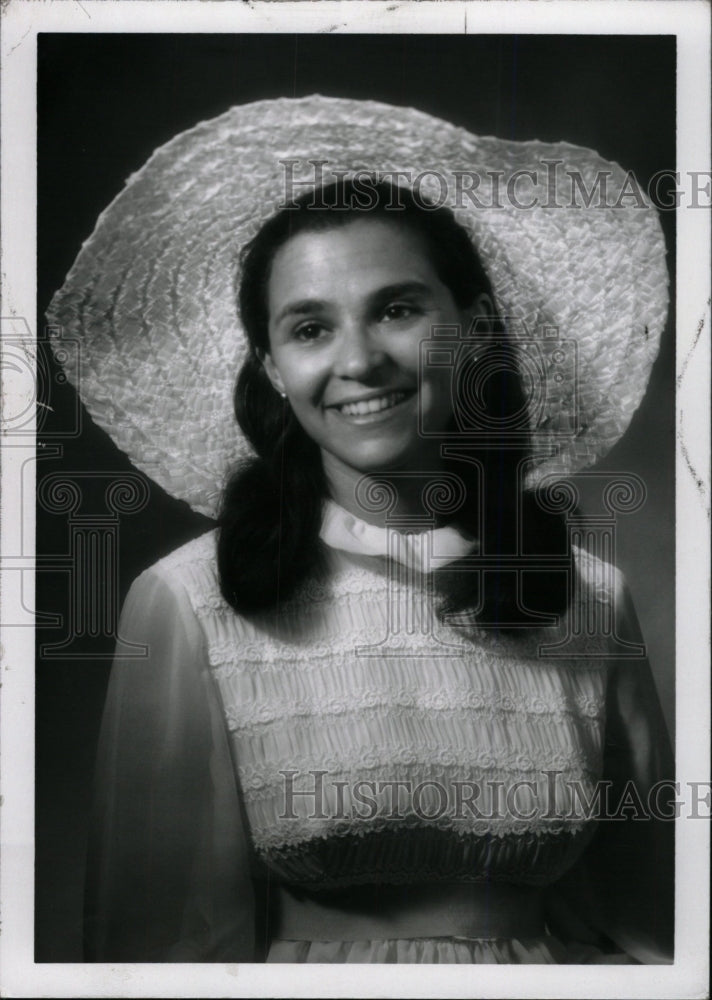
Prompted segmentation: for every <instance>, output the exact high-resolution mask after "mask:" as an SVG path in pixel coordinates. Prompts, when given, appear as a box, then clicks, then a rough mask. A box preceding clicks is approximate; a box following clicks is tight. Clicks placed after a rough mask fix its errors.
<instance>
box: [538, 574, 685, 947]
mask: <svg viewBox="0 0 712 1000" xmlns="http://www.w3.org/2000/svg"><path fill="white" fill-rule="evenodd" d="M615 600H616V606H615V611H616V615H615V617H616V621H617V632H618V636H619V637H620V638H622V639H627V640H628V641H630V642H634V643H642V642H643V639H642V635H641V631H640V627H639V624H638V619H637V616H636V613H635V609H634V606H633V602H632V600H631V597H630V593H629V591H628V588H627V586H626V585H625V582H624V580H623V578H622V576H620V575H619V579H618V586H617V590H616V595H615ZM603 778H604V780H605V781H610V782H611V788H610V790H609V793H608V802H609V804H610V809H611V811H612V813H613V816H614V817H616V816H617V818H604V819H602V820H601V821H600V823H599V828H598V831H597V833H596V837H595V839H594V841H593V843H592V845H591V847H590V848H589V850H588V851H587V852H586V854H585V855H584V857H583V858H582V860H581V862H580V863H579V864H578V865H577V866H575V868H574V869H573V870H572V872H571V873H569V875H567V876H566V878H565V879H564V880H563V881H562V882H561V883H560V884H559V885H558V886H557V887H556V888H557V889H558V890H559V892H558V893H555V894H554V899H555V900H556V901H557V902H556V906H557V908H558V921H557V923H558V926H557V928H556V930H557V931H559V932H561V931H564V930H565V929H566V920H565V917H564V918H563V919H562V914H565V913H567V912H568V911H567V909H565V908H564V907H563V906H562V904H563V900H564V899H565V901H566V904H567V906H568V907H571V908H573V910H574V911H575V913H574V914H571V921H570V928H571V927H573V926H576V927H578V928H579V931H581V929H582V927H583V926H584V925H586V926H587V927H588V929H589V931H590V929H591V928H595V929H596V931H598V932H601V933H603V934H604V935H605V937H606V938H608V939H610V940H611V941H613V942H614V943H615V944H616V945H617V946H618V947H619V948H622V949H623V951H625V952H626V953H627V954H628V955H630V956H632V957H633V958H634V959H636V960H637V961H639V962H643V963H667V962H671V961H672V960H673V930H674V860H675V857H674V822H673V821H672V820H671V819H664V818H661V814H662V815H663V816H664V815H665V814H666V813H667V814H671V813H672V811H673V800H674V798H675V795H674V789H673V787H672V784H670V785H660V791H659V793H658V794H656V793H655V788H656V786H657V785H658V783H661V782H664V783H667V782H670V783H672V782H673V781H674V778H675V768H674V762H673V756H672V751H671V747H670V742H669V738H668V734H667V729H666V726H665V721H664V717H663V713H662V710H661V707H660V701H659V699H658V695H657V692H656V689H655V683H654V680H653V676H652V672H651V669H650V664H649V662H648V660H647V658H645V657H643V658H633V659H626V658H621V659H619V660H617V661H615V663H613V664H612V665H611V668H610V673H609V681H608V694H607V704H606V740H605V749H604V767H603ZM651 807H652V808H651ZM656 811H657V812H658V816H657V817H656V815H654V813H655V812H656ZM562 897H563V898H562ZM570 928H569V929H570ZM579 939H580V940H584V941H585V940H588V941H589V942H594V941H595V935H594V936H589V937H588V938H587V937H585V936H584V934H583V933H580V934H579Z"/></svg>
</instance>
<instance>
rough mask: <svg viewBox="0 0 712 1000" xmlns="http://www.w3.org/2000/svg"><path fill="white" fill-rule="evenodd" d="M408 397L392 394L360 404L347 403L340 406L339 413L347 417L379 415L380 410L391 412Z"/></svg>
mask: <svg viewBox="0 0 712 1000" xmlns="http://www.w3.org/2000/svg"><path fill="white" fill-rule="evenodd" d="M405 397H406V393H404V392H391V393H389V394H388V395H387V396H378V397H376V398H375V399H366V400H363V401H362V402H360V403H345V404H344V405H343V406H339V407H338V410H339V413H343V414H344V416H347V417H365V416H366V415H367V414H369V413H378V412H379V411H380V410H389V409H390V408H391V407H392V406H395V405H396V404H397V403H400V402H401V401H402V400H404V399H405Z"/></svg>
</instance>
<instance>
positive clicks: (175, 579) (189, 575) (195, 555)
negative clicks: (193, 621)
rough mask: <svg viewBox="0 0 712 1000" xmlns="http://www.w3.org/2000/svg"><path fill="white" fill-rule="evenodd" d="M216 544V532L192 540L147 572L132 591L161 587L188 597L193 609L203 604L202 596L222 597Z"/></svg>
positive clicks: (135, 582) (140, 577) (138, 579)
mask: <svg viewBox="0 0 712 1000" xmlns="http://www.w3.org/2000/svg"><path fill="white" fill-rule="evenodd" d="M216 543H217V529H216V528H214V529H213V530H212V531H208V532H206V533H205V534H202V535H199V536H198V537H197V538H193V539H191V540H190V541H189V542H187V543H186V544H185V545H181V546H180V547H179V548H177V549H174V550H173V551H172V552H169V553H168V555H166V556H163V558H161V559H159V560H158V561H157V562H155V563H153V565H151V566H149V567H148V568H147V569H145V570H144V571H143V572H142V573H141V574H140V575H139V576H138V577H137V578H136V580H135V581H134V583H133V585H132V590H133V591H134V592H135V591H137V590H141V589H145V588H155V587H160V588H162V589H167V590H169V591H171V592H173V593H181V594H187V596H188V597H189V598H190V602H191V604H192V605H193V607H194V608H195V607H196V605H199V604H200V603H201V601H200V599H199V598H200V597H201V596H202V598H203V599H205V598H209V597H212V596H213V595H215V594H217V595H218V596H219V582H218V575H217V561H216Z"/></svg>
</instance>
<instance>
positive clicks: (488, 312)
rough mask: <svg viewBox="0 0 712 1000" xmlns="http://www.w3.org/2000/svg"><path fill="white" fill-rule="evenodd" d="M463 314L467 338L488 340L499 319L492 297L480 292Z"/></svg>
mask: <svg viewBox="0 0 712 1000" xmlns="http://www.w3.org/2000/svg"><path fill="white" fill-rule="evenodd" d="M465 314H466V317H467V335H468V337H477V338H479V339H489V337H491V336H492V334H493V333H494V332H495V330H496V329H497V324H498V322H499V317H498V316H497V310H496V309H495V305H494V302H493V301H492V296H491V295H489V294H488V293H487V292H481V293H480V294H479V295H478V296H477V298H476V299H475V301H474V302H473V303H472V305H471V306H470V308H469V309H467V310H465Z"/></svg>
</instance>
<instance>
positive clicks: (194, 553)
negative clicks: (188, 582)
mask: <svg viewBox="0 0 712 1000" xmlns="http://www.w3.org/2000/svg"><path fill="white" fill-rule="evenodd" d="M217 533H218V529H217V528H213V529H212V531H208V532H206V533H205V534H203V535H199V536H198V537H197V538H193V539H191V541H189V542H186V544H185V545H181V546H180V548H178V549H174V550H173V551H172V552H169V553H168V555H167V556H164V557H163V558H162V559H159V560H158V562H155V563H154V564H153V565H152V566H150V567H149V572H154V573H158V574H159V575H161V576H164V575H167V574H171V575H172V574H174V573H176V572H180V570H181V569H182V568H183V567H185V566H191V567H195V566H200V565H203V566H204V565H208V564H209V565H214V564H215V560H216V545H217Z"/></svg>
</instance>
